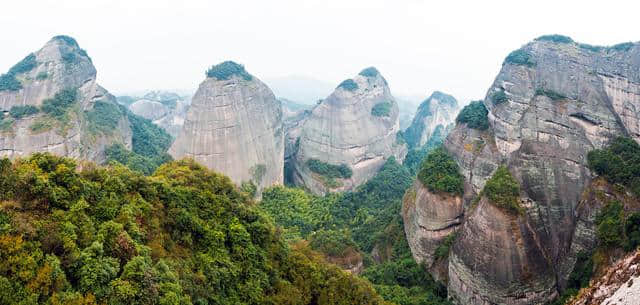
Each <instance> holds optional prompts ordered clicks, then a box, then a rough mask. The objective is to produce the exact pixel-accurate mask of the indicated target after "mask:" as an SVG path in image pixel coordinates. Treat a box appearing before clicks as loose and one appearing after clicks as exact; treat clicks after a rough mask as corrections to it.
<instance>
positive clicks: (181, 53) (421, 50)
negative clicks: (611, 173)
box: [0, 0, 640, 100]
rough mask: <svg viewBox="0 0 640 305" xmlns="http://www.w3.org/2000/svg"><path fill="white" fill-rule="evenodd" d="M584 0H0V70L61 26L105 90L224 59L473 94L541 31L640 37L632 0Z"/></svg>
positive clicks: (594, 37)
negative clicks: (375, 76) (368, 72)
mask: <svg viewBox="0 0 640 305" xmlns="http://www.w3.org/2000/svg"><path fill="white" fill-rule="evenodd" d="M434 2H435V3H434ZM593 2H594V3H593V4H589V3H588V1H584V0H583V1H559V0H554V1H541V0H531V1H513V0H512V1H488V0H484V1H452V0H438V1H418V0H393V1H380V0H357V1H354V0H318V1H305V0H286V1H284V0H282V1H279V0H269V1H267V0H254V1H245V0H227V1H188V0H182V1H165V0H144V1H138V0H127V1H121V0H100V1H92V0H74V1H71V0H43V1H35V0H20V1H9V0H7V1H3V3H2V11H1V12H0V28H2V34H1V35H0V46H1V47H0V71H6V70H8V69H9V68H10V67H11V66H12V65H13V64H15V63H16V62H17V61H19V60H20V59H22V58H23V57H24V56H26V55H27V54H28V53H29V52H32V51H35V50H37V49H39V48H40V47H41V46H42V45H43V44H44V43H45V42H46V41H48V40H49V39H50V38H51V37H52V36H54V35H58V34H66V35H70V36H73V37H74V38H76V39H77V41H78V43H79V44H80V46H81V47H82V48H84V49H86V50H87V52H88V53H89V55H90V56H91V57H92V59H93V62H94V64H95V65H96V67H97V70H98V81H99V82H100V83H101V84H102V85H103V86H104V87H106V88H107V89H108V90H110V91H111V92H114V93H122V92H128V91H137V90H145V89H195V88H197V85H198V84H199V83H200V82H201V81H202V80H203V79H204V71H205V70H206V68H207V67H208V66H210V65H212V64H216V63H219V62H221V61H224V60H234V61H237V62H238V63H241V64H244V65H245V67H246V69H247V70H248V71H249V72H250V73H251V74H253V75H255V76H257V77H258V78H261V79H272V78H277V77H283V76H288V75H301V76H307V77H312V78H316V79H319V80H323V81H327V82H330V83H335V84H336V85H337V84H338V83H339V82H340V81H341V80H343V79H346V78H349V77H351V76H353V75H355V74H356V73H358V72H359V71H360V70H361V69H362V68H365V67H367V66H376V67H377V68H378V69H379V70H380V71H381V73H382V74H383V75H384V76H385V77H386V78H387V80H388V81H389V84H390V86H391V90H392V92H393V93H395V94H396V95H426V94H428V93H429V92H431V91H432V90H436V89H438V90H442V91H445V92H448V93H451V94H453V95H454V96H456V97H458V98H460V99H463V100H466V99H477V98H482V97H483V96H484V94H485V92H486V90H487V88H488V87H489V85H490V84H491V82H492V81H493V78H494V77H495V75H496V74H497V72H498V71H499V69H500V65H501V63H502V60H503V59H504V57H505V56H506V55H507V54H508V53H509V52H510V51H511V50H514V49H517V48H518V47H519V46H521V45H522V44H524V43H526V42H527V41H529V40H532V39H533V38H535V37H537V36H540V35H542V34H551V33H560V34H565V35H569V36H571V37H572V38H573V39H574V40H577V41H580V42H586V43H590V44H601V45H610V44H615V43H619V42H625V41H637V40H640V18H639V16H638V12H639V11H640V4H638V3H639V2H638V1H613V0H608V1H593ZM634 2H635V3H636V4H633V3H634Z"/></svg>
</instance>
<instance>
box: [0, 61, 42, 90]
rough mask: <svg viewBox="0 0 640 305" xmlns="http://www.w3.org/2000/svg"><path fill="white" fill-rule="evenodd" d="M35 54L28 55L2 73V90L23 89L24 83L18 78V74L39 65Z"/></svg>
mask: <svg viewBox="0 0 640 305" xmlns="http://www.w3.org/2000/svg"><path fill="white" fill-rule="evenodd" d="M37 64H38V63H37V61H36V56H35V54H33V53H31V54H29V55H27V57H25V58H24V59H22V60H21V61H20V62H18V63H17V64H15V65H14V66H13V67H11V69H9V71H8V72H7V73H5V74H2V75H0V91H18V90H20V89H22V83H21V82H20V81H19V80H18V79H16V75H18V74H22V73H26V72H29V71H31V70H33V68H35V67H36V65H37Z"/></svg>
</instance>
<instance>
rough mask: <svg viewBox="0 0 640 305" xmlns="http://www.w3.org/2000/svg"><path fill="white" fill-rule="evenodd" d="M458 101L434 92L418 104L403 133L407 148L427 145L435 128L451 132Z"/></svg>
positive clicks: (457, 109)
mask: <svg viewBox="0 0 640 305" xmlns="http://www.w3.org/2000/svg"><path fill="white" fill-rule="evenodd" d="M459 110H460V109H459V106H458V101H457V100H456V99H455V98H454V97H453V96H451V95H449V94H446V93H442V92H440V91H435V92H433V93H432V94H431V96H429V97H428V98H427V99H426V100H424V101H423V102H422V104H420V106H419V107H418V111H417V112H416V115H415V116H414V117H413V121H412V122H411V125H409V127H408V128H407V130H406V131H405V134H404V136H405V139H406V140H407V144H409V147H412V148H413V147H415V148H420V147H422V146H423V145H424V144H426V143H427V141H428V140H429V138H430V137H431V135H432V134H433V133H434V132H435V130H436V128H442V129H443V130H445V132H444V134H445V135H446V133H447V132H448V131H449V130H451V128H453V126H454V124H455V120H456V115H457V114H458V111H459Z"/></svg>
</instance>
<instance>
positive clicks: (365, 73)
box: [358, 67, 380, 77]
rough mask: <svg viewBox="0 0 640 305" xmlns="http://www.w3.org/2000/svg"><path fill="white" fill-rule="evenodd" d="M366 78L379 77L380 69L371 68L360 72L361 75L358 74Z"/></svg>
mask: <svg viewBox="0 0 640 305" xmlns="http://www.w3.org/2000/svg"><path fill="white" fill-rule="evenodd" d="M358 74H360V75H362V76H364V77H376V76H378V74H380V72H378V69H376V68H375V67H369V68H366V69H364V70H362V71H360V73H358Z"/></svg>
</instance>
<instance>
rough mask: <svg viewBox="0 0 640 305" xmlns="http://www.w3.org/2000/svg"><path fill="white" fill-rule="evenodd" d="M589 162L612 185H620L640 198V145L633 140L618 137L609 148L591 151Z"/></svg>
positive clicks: (588, 155)
mask: <svg viewBox="0 0 640 305" xmlns="http://www.w3.org/2000/svg"><path fill="white" fill-rule="evenodd" d="M587 162H588V165H589V168H590V169H591V170H592V171H594V172H595V173H596V174H598V175H600V176H602V177H604V178H605V179H606V180H607V181H609V182H610V183H613V184H615V183H620V184H622V185H624V186H626V187H629V188H631V190H632V191H633V192H634V193H635V194H636V196H640V145H638V143H636V141H634V140H633V139H631V138H627V137H617V138H615V139H614V140H613V141H612V142H611V143H610V144H609V147H607V148H605V149H595V150H592V151H590V152H589V153H588V154H587Z"/></svg>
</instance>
